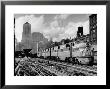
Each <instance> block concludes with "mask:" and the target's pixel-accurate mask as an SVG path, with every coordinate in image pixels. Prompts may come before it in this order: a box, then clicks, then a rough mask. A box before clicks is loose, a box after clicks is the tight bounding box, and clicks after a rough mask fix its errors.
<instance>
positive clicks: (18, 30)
mask: <svg viewBox="0 0 110 89" xmlns="http://www.w3.org/2000/svg"><path fill="white" fill-rule="evenodd" d="M14 16H15V36H16V39H17V41H18V42H21V39H22V32H23V24H24V23H25V22H29V23H30V24H31V33H32V32H40V33H42V34H43V35H44V37H45V38H47V39H48V40H49V39H50V38H51V39H52V40H53V41H61V39H65V38H70V37H71V38H75V37H76V33H77V30H78V27H80V26H83V33H84V35H86V34H89V14H15V15H14Z"/></svg>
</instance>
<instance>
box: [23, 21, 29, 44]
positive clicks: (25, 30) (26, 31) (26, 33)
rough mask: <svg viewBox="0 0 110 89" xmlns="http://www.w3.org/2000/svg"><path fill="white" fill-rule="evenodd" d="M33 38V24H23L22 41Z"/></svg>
mask: <svg viewBox="0 0 110 89" xmlns="http://www.w3.org/2000/svg"><path fill="white" fill-rule="evenodd" d="M30 39H31V24H29V23H28V22H26V23H24V24H23V33H22V42H25V41H27V40H30Z"/></svg>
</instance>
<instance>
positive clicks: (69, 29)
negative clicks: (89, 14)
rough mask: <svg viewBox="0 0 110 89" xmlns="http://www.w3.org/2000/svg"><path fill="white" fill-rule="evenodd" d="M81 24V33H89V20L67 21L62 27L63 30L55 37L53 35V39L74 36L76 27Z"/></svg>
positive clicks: (58, 39)
mask: <svg viewBox="0 0 110 89" xmlns="http://www.w3.org/2000/svg"><path fill="white" fill-rule="evenodd" d="M79 26H83V33H84V35H86V34H89V20H88V21H85V22H78V23H74V22H69V23H68V25H67V26H66V27H65V28H63V32H62V33H61V34H58V36H57V37H54V38H53V40H54V41H60V40H61V39H66V38H70V37H71V38H75V37H76V34H77V31H78V27H79Z"/></svg>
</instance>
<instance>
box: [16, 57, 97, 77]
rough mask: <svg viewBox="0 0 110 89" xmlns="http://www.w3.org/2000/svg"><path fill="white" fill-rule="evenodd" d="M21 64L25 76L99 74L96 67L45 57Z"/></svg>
mask: <svg viewBox="0 0 110 89" xmlns="http://www.w3.org/2000/svg"><path fill="white" fill-rule="evenodd" d="M19 66H20V68H21V69H22V70H23V72H24V75H25V76H57V75H61V76H62V75H64V74H65V75H67V76H75V75H76V76H78V75H83V76H94V75H97V71H96V69H92V68H90V67H88V66H80V65H71V64H67V63H61V62H55V61H49V60H44V59H37V60H33V61H31V60H30V61H24V62H21V63H19ZM18 68H19V67H18ZM53 70H55V71H53ZM63 73H64V74H63Z"/></svg>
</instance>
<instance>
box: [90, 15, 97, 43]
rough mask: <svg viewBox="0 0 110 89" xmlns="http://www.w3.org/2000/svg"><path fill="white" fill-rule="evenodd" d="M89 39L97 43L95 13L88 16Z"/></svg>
mask: <svg viewBox="0 0 110 89" xmlns="http://www.w3.org/2000/svg"><path fill="white" fill-rule="evenodd" d="M89 29H90V41H91V42H92V43H94V42H95V43H97V14H92V15H90V16H89Z"/></svg>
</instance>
